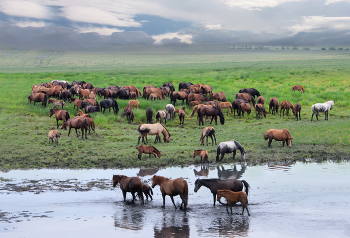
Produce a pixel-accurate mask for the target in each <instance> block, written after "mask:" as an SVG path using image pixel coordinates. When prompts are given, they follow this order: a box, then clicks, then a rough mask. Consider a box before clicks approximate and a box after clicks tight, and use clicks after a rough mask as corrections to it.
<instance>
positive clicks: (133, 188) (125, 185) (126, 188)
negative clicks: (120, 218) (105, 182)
mask: <svg viewBox="0 0 350 238" xmlns="http://www.w3.org/2000/svg"><path fill="white" fill-rule="evenodd" d="M112 179H113V187H114V188H115V186H117V184H118V183H120V189H121V190H122V192H123V197H124V202H125V199H126V193H127V192H130V193H131V195H132V202H133V203H134V202H135V198H136V197H135V193H137V195H138V196H139V198H140V200H141V202H142V204H144V203H145V202H144V200H143V194H142V192H143V190H142V182H141V179H140V178H139V177H127V176H125V175H113V178H112Z"/></svg>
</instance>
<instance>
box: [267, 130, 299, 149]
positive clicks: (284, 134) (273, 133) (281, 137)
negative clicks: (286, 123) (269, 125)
mask: <svg viewBox="0 0 350 238" xmlns="http://www.w3.org/2000/svg"><path fill="white" fill-rule="evenodd" d="M264 139H265V140H267V139H268V140H269V142H268V146H269V147H271V142H272V140H273V139H275V140H277V141H282V146H283V147H284V142H286V143H287V144H288V147H289V148H291V147H292V141H293V137H292V136H291V134H290V133H289V131H288V130H287V129H282V130H277V129H270V130H268V131H266V134H265V135H264Z"/></svg>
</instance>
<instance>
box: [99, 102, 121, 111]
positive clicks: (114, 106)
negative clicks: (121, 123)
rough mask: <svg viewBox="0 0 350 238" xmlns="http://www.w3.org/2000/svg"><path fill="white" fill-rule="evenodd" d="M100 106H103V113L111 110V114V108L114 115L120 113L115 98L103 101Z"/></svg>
mask: <svg viewBox="0 0 350 238" xmlns="http://www.w3.org/2000/svg"><path fill="white" fill-rule="evenodd" d="M100 106H101V108H103V112H102V113H105V111H106V108H107V109H109V112H111V108H112V109H113V112H114V114H117V113H118V112H119V107H118V103H117V101H116V100H115V99H113V98H108V99H103V100H102V101H101V102H100ZM101 111H102V109H101Z"/></svg>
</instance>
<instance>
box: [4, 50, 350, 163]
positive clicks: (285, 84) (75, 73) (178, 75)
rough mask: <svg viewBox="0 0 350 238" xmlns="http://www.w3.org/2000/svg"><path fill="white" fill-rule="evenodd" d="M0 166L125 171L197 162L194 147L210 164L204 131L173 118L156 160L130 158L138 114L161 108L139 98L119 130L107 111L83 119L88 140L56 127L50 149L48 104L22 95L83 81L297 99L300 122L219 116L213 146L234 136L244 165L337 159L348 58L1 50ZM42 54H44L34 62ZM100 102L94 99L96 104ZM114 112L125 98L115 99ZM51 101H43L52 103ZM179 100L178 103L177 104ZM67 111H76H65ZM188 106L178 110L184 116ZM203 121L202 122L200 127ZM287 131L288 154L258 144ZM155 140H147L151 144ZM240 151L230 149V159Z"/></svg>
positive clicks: (349, 95)
mask: <svg viewBox="0 0 350 238" xmlns="http://www.w3.org/2000/svg"><path fill="white" fill-rule="evenodd" d="M0 55H2V57H1V58H0V63H1V64H0V71H1V72H3V73H0V85H1V87H0V93H1V94H0V95H1V96H0V135H1V137H0V144H1V146H0V157H1V159H0V168H2V169H12V168H38V167H39V168H43V167H59V168H91V167H102V168H126V167H139V166H147V167H156V166H166V165H185V164H193V163H199V162H200V159H199V157H197V158H192V153H193V150H194V149H206V150H207V151H208V152H209V160H210V161H215V155H216V146H200V145H199V137H200V134H201V131H202V128H203V126H198V124H197V123H196V119H195V118H192V119H189V118H186V119H185V126H184V128H180V127H179V121H178V119H176V120H174V121H170V122H168V123H167V128H168V130H169V131H170V133H171V138H172V140H171V142H170V143H169V144H164V143H161V144H156V145H155V146H156V147H157V148H158V149H159V150H160V151H161V152H162V158H161V159H158V158H156V159H155V158H153V157H152V158H151V159H149V158H148V155H143V158H142V160H138V159H137V150H136V149H135V146H136V145H137V139H138V132H137V130H136V129H137V127H138V126H139V125H140V124H141V123H145V121H146V116H145V109H146V108H147V107H151V108H153V110H154V111H157V110H160V109H164V106H165V105H166V104H168V103H169V102H170V100H169V99H168V98H167V99H166V100H165V101H146V100H143V99H139V101H140V106H141V108H140V109H138V110H134V113H135V121H134V123H133V124H128V123H127V122H126V118H121V116H120V114H121V113H119V115H113V114H112V113H106V114H101V113H95V114H93V115H92V117H93V118H94V121H95V123H96V125H97V129H96V132H93V133H91V134H90V135H88V139H87V140H82V139H80V138H79V139H78V138H77V137H76V136H75V132H74V131H72V132H71V135H70V136H69V137H68V136H67V134H68V131H65V130H62V134H63V135H62V137H61V138H60V140H59V146H58V147H57V148H55V147H53V145H52V144H51V145H49V144H48V139H47V133H48V131H49V130H52V129H55V125H56V121H55V119H54V118H49V117H48V114H49V107H46V108H42V107H41V106H40V104H39V105H38V104H36V105H33V104H29V103H28V100H27V97H28V96H29V94H30V92H31V87H32V85H33V84H35V83H41V82H49V81H52V80H53V79H57V80H68V81H73V80H85V81H86V82H90V83H92V84H93V85H94V86H98V87H106V86H109V85H116V84H117V85H119V86H122V85H135V86H136V87H137V88H139V89H142V88H143V86H145V85H148V84H153V85H155V86H161V85H162V84H163V83H165V82H172V83H173V84H174V85H175V87H176V88H177V87H178V83H180V82H183V81H186V82H192V83H205V84H209V85H211V86H212V88H213V91H224V92H225V94H226V97H227V99H228V101H230V102H232V101H233V100H234V97H235V94H236V93H237V92H238V90H239V89H241V88H245V87H254V88H257V89H258V90H259V91H260V93H261V94H262V95H263V96H264V97H265V99H266V100H267V101H268V100H269V99H270V98H271V97H278V98H279V100H280V101H282V100H288V101H290V102H292V103H293V104H295V103H296V102H299V103H300V104H301V105H302V107H303V109H302V115H301V117H302V121H296V120H295V119H294V117H293V116H292V115H289V116H288V117H287V116H284V117H283V116H282V117H280V116H272V115H270V114H268V115H267V118H266V119H261V120H257V119H256V118H255V114H254V113H252V114H251V115H250V116H246V117H244V118H239V117H238V116H233V115H231V114H230V115H228V116H226V114H225V125H217V126H215V125H214V127H215V129H216V135H217V140H218V143H219V142H221V141H226V140H231V139H233V138H234V139H236V140H238V141H239V142H240V143H241V144H242V145H243V146H244V148H245V150H246V151H247V152H248V158H247V160H248V161H249V162H251V163H260V162H266V161H284V160H305V159H308V158H312V159H328V158H333V159H341V158H349V157H350V156H349V154H350V149H349V144H350V127H349V126H350V121H349V117H350V110H349V109H350V104H349V99H350V81H349V79H348V75H349V71H350V68H349V65H350V57H349V56H350V54H349V52H341V53H339V52H321V51H314V52H312V51H308V52H303V51H300V52H294V51H288V52H287V51H286V52H265V51H264V52H258V51H256V52H237V51H230V52H227V51H225V50H224V49H220V50H219V51H215V50H212V51H210V52H205V51H201V50H198V49H197V50H196V51H193V52H190V53H186V52H184V51H176V50H174V49H171V50H168V49H167V50H166V49H157V52H154V49H152V50H149V51H145V52H142V53H136V52H131V53H130V52H114V53H111V52H107V53H106V52H55V51H52V52H49V51H13V50H2V51H0ZM42 56H45V57H42ZM295 84H302V85H303V86H304V88H305V90H306V92H305V94H302V93H299V92H294V93H292V92H291V87H292V86H293V85H295ZM98 100H100V99H98ZM327 100H334V101H335V107H334V109H333V110H332V111H331V112H330V116H329V121H325V120H324V115H321V117H320V120H319V121H317V122H316V121H313V122H311V121H310V118H311V105H312V104H314V103H317V102H324V101H327ZM118 104H119V107H120V108H124V106H125V105H126V104H127V101H123V100H118ZM51 105H52V104H51ZM180 105H181V104H178V105H177V107H180ZM67 110H68V111H69V113H70V114H71V115H76V110H75V109H73V105H72V104H71V105H69V106H68V108H67ZM190 111H191V108H189V107H186V114H187V116H188V115H189V114H190ZM206 125H209V123H208V122H207V123H206ZM271 128H276V129H281V128H287V129H288V130H289V131H290V132H291V134H292V136H293V138H294V140H293V145H292V148H290V149H289V148H288V147H285V148H282V147H281V143H280V142H275V141H274V142H273V143H272V146H273V147H272V148H267V142H266V141H264V140H263V138H262V134H263V133H264V132H266V130H268V129H271ZM153 141H154V137H152V136H151V137H150V138H149V142H150V144H151V145H154V143H153ZM238 154H239V153H238ZM232 161H241V159H240V156H239V155H237V156H236V158H235V159H234V160H233V159H232V156H229V155H226V156H225V158H224V162H232Z"/></svg>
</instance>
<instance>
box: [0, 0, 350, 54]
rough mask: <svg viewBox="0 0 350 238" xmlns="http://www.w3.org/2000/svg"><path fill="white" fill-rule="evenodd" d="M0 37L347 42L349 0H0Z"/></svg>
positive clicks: (29, 41) (93, 41) (51, 43)
mask: <svg viewBox="0 0 350 238" xmlns="http://www.w3.org/2000/svg"><path fill="white" fill-rule="evenodd" d="M0 32H1V34H0V44H1V45H14V46H22V47H35V46H43V47H45V46H47V47H55V46H57V47H61V46H65V47H73V48H74V47H76V48H79V47H92V46H105V45H131V44H140V45H146V46H147V45H187V44H195V45H216V44H219V45H220V44H221V45H222V44H224V45H225V44H226V45H227V44H276V45H278V44H279V45H281V44H282V45H283V44H284V45H350V0H28V1H22V0H0Z"/></svg>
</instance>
